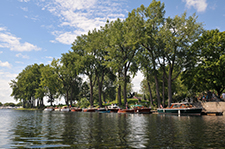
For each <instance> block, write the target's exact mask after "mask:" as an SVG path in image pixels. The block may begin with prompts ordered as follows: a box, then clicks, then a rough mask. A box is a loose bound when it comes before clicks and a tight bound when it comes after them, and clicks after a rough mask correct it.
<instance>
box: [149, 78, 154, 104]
mask: <svg viewBox="0 0 225 149" xmlns="http://www.w3.org/2000/svg"><path fill="white" fill-rule="evenodd" d="M148 90H149V94H150V104H151V105H153V99H152V90H151V86H150V83H149V81H148Z"/></svg>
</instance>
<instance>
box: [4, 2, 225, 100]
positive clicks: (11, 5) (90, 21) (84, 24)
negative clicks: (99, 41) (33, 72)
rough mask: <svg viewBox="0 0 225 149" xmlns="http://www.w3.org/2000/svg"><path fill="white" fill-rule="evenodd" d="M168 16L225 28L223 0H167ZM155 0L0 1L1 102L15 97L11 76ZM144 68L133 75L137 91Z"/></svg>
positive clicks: (43, 60)
mask: <svg viewBox="0 0 225 149" xmlns="http://www.w3.org/2000/svg"><path fill="white" fill-rule="evenodd" d="M161 2H164V3H165V11H166V17H168V16H170V17H174V16H175V15H181V14H182V13H184V12H185V11H186V12H187V15H188V16H190V15H192V14H193V13H196V14H197V16H198V22H202V23H203V24H204V28H205V29H207V30H211V29H216V28H217V29H219V30H220V31H225V7H224V6H225V1H223V0H162V1H161ZM150 3H151V0H1V1H0V102H2V103H5V102H15V100H14V99H13V98H12V97H10V94H11V92H12V90H11V88H10V87H9V83H10V80H12V79H15V77H16V76H17V75H18V74H19V73H20V72H21V71H22V70H23V69H24V68H25V67H26V66H27V65H32V64H34V63H37V64H41V63H43V64H49V63H50V62H51V61H52V58H60V57H61V54H62V53H66V52H67V51H68V50H70V48H71V43H72V42H73V41H74V40H75V38H76V36H79V35H81V34H86V33H87V32H88V31H89V30H92V29H94V28H99V27H100V26H104V24H105V22H106V20H107V19H109V20H115V19H116V18H121V19H124V18H126V17H127V14H128V12H131V11H132V10H133V9H136V8H138V7H139V6H140V5H141V4H143V5H145V6H146V7H147V6H148V5H149V4H150ZM142 79H143V76H142V75H141V73H138V75H137V76H136V77H135V78H134V79H133V81H132V83H133V85H134V87H133V90H134V91H136V92H138V91H139V89H140V82H141V80H142Z"/></svg>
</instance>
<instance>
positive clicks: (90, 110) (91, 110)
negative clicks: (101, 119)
mask: <svg viewBox="0 0 225 149" xmlns="http://www.w3.org/2000/svg"><path fill="white" fill-rule="evenodd" d="M95 111H96V109H83V112H95Z"/></svg>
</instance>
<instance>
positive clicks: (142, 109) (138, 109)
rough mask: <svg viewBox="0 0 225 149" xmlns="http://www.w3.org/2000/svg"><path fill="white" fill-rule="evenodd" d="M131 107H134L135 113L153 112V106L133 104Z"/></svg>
mask: <svg viewBox="0 0 225 149" xmlns="http://www.w3.org/2000/svg"><path fill="white" fill-rule="evenodd" d="M131 108H132V109H134V112H135V113H140V114H149V113H151V108H148V107H144V106H143V105H131Z"/></svg>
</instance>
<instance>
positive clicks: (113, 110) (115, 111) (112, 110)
mask: <svg viewBox="0 0 225 149" xmlns="http://www.w3.org/2000/svg"><path fill="white" fill-rule="evenodd" d="M109 110H110V112H111V113H117V112H118V110H119V109H109Z"/></svg>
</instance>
